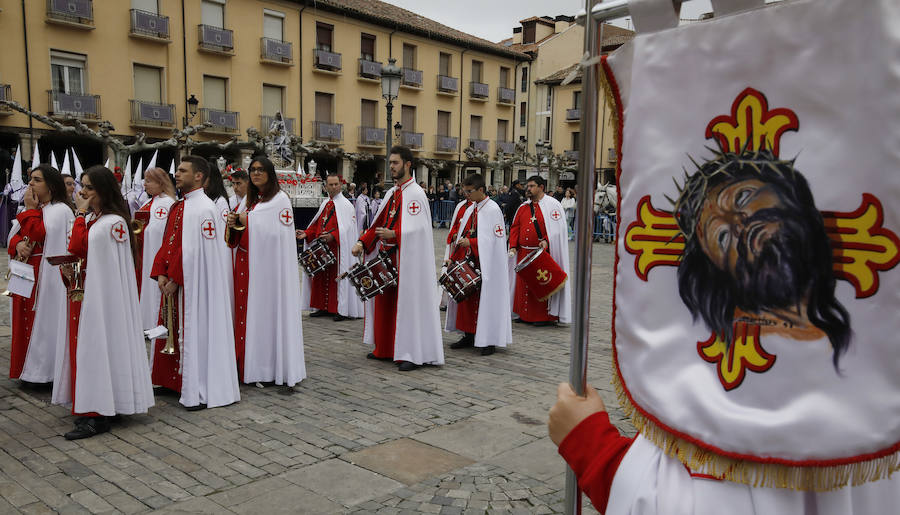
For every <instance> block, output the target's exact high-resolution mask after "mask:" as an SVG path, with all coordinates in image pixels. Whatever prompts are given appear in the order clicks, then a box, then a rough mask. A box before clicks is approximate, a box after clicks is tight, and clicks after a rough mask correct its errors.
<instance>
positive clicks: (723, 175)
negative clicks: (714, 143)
mask: <svg viewBox="0 0 900 515" xmlns="http://www.w3.org/2000/svg"><path fill="white" fill-rule="evenodd" d="M706 149H707V150H709V151H711V152H712V153H713V158H712V159H710V160H708V161H706V162H704V163H703V164H698V163H697V161H695V160H694V158H693V157H691V156H690V155H688V159H690V160H691V163H693V165H694V167H695V168H696V171H695V172H694V173H693V174H688V171H687V169H683V172H684V182H682V183H681V184H679V183H678V180H676V179H675V178H674V177H673V178H672V181H674V182H675V187H676V188H677V189H678V198H677V199H676V200H672V198H671V197H669V196H668V195H666V199H668V201H669V202H671V203H672V205H673V206H674V207H673V212H674V215H675V223H677V224H678V229H679V230H680V232H681V234H682V235H684V239H685V241H690V240H692V239H693V238H694V235H695V233H696V229H697V222H698V221H699V218H700V211H701V210H702V209H703V204H704V202H706V196H707V194H708V193H709V190H710V189H712V188H713V187H715V186H718V185H719V184H722V183H724V182H727V181H729V180H731V179H734V178H736V177H737V176H738V174H740V176H741V177H745V176H746V173H747V171H752V172H755V173H756V174H757V175H759V177H760V178H762V179H765V178H766V177H767V176H768V177H779V178H783V179H787V180H792V179H793V176H794V174H795V172H796V171H795V170H794V159H791V160H780V159H778V158H777V157H775V155H774V154H773V153H772V151H770V150H768V149H765V148H760V149H758V150H748V149H747V147H744V149H743V150H741V152H740V153H735V152H724V151H723V150H722V149H713V148H710V147H706Z"/></svg>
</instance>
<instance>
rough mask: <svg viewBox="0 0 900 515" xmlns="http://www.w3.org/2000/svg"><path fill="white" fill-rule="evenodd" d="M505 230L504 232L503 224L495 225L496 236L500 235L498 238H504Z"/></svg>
mask: <svg viewBox="0 0 900 515" xmlns="http://www.w3.org/2000/svg"><path fill="white" fill-rule="evenodd" d="M503 232H504V231H503V226H502V225H500V224H497V225H495V226H494V236H496V237H498V238H502V237H503Z"/></svg>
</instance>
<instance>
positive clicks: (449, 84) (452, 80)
mask: <svg viewBox="0 0 900 515" xmlns="http://www.w3.org/2000/svg"><path fill="white" fill-rule="evenodd" d="M437 90H438V92H439V93H449V94H451V95H456V94H457V93H459V79H457V78H456V77H448V76H446V75H438V76H437Z"/></svg>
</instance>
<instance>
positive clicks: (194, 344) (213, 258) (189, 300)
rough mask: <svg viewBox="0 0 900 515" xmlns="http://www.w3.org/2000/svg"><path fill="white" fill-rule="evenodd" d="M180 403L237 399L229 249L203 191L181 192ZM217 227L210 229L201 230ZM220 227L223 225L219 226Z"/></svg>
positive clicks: (212, 404) (210, 404)
mask: <svg viewBox="0 0 900 515" xmlns="http://www.w3.org/2000/svg"><path fill="white" fill-rule="evenodd" d="M184 197H185V200H184V202H185V205H184V216H183V218H182V237H181V253H182V262H183V271H184V288H183V291H184V300H183V302H184V306H183V310H182V313H183V316H182V329H181V331H182V334H181V341H180V343H182V350H183V352H182V357H181V360H182V363H181V367H182V381H181V399H180V401H181V404H183V405H185V406H196V405H198V404H206V405H207V407H210V408H213V407H216V406H225V405H228V404H231V403H233V402H237V401H238V400H240V398H241V395H240V391H239V388H238V377H237V361H236V359H235V355H234V321H233V320H234V319H233V317H232V309H231V307H232V306H231V304H232V303H233V302H234V298H233V297H232V295H231V287H230V285H231V282H232V270H231V266H230V265H231V253H230V252H229V250H230V249H228V248H227V247H225V245H223V244H222V243H223V242H224V241H225V240H224V235H223V234H222V232H221V231H219V230H218V226H217V224H216V220H217V219H219V218H221V212H220V211H219V210H218V209H217V208H216V205H215V204H214V203H213V201H212V200H210V199H209V197H207V196H206V195H205V194H204V193H203V190H202V189H197V190H194V191H191V192H189V193H187V194H185V196H184ZM210 224H212V225H213V226H215V227H216V231H215V233H213V234H212V235H210V231H208V230H207V231H205V232H204V231H203V229H204V228H208V227H210ZM223 225H224V224H223Z"/></svg>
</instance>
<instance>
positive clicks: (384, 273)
mask: <svg viewBox="0 0 900 515" xmlns="http://www.w3.org/2000/svg"><path fill="white" fill-rule="evenodd" d="M344 275H346V277H347V278H348V279H349V280H350V284H352V285H353V287H354V288H356V293H357V294H358V295H359V298H360V299H361V300H362V301H363V302H365V301H367V300H369V299H371V298H372V297H374V296H376V295H378V294H380V293H383V292H384V290H386V289H388V288H390V287H392V286H396V285H397V279H398V277H399V276H398V274H397V269H396V268H395V267H394V262H393V261H391V256H390V255H388V253H387V252H385V251H383V250H382V251H380V252H379V253H378V257H376V258H375V259H373V260H372V261H369V262H368V263H357V264H355V265H353V266H352V267H350V270H347V273H346V274H344ZM341 278H343V276H341V277H340V278H339V279H341Z"/></svg>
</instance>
